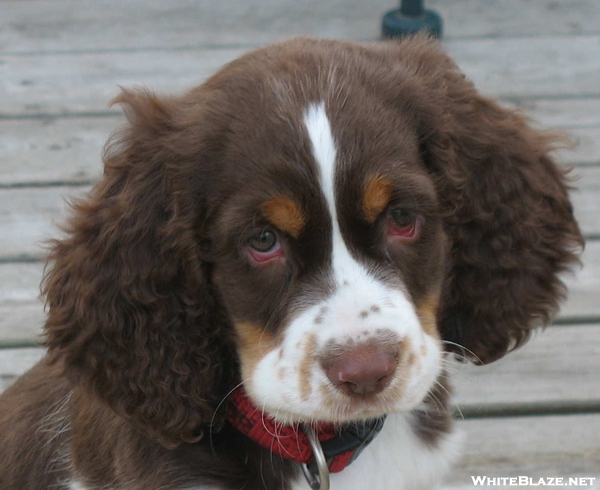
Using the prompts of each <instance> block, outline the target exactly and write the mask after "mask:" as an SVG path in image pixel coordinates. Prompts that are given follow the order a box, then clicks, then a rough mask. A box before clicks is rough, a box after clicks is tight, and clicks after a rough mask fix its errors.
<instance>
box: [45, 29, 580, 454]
mask: <svg viewBox="0 0 600 490" xmlns="http://www.w3.org/2000/svg"><path fill="white" fill-rule="evenodd" d="M119 102H121V103H124V104H125V106H126V107H127V111H128V115H129V120H130V123H131V124H130V127H129V128H128V129H127V130H125V131H124V132H123V133H121V135H120V137H119V138H118V139H117V140H115V142H114V143H113V145H112V146H110V147H109V151H108V153H107V157H106V175H105V178H104V180H103V181H102V182H101V183H99V184H98V185H97V186H96V188H95V189H94V191H93V192H92V195H91V196H90V198H89V200H87V201H86V202H83V203H80V204H78V205H77V206H76V215H75V217H74V219H73V221H72V223H71V236H70V238H68V239H66V240H63V241H61V242H58V243H57V244H56V247H55V250H54V253H53V256H52V259H53V260H54V261H55V265H54V268H53V269H52V270H51V271H50V272H49V274H48V277H47V280H46V294H47V296H48V305H49V313H50V314H49V319H48V324H47V334H48V345H49V347H50V351H51V355H52V356H54V358H55V359H60V360H61V362H64V363H65V366H66V369H67V372H68V373H69V374H70V375H71V376H72V378H73V379H74V380H76V382H78V383H83V385H84V386H85V387H87V388H88V389H90V390H91V391H92V392H93V393H95V394H96V395H98V396H99V397H100V398H101V399H103V400H105V401H106V402H107V403H108V404H109V405H110V406H111V407H112V408H113V409H115V410H116V411H117V412H119V413H121V414H122V415H124V416H126V417H128V418H130V419H131V420H132V421H133V422H134V423H138V424H140V425H142V426H144V427H145V428H147V429H149V430H150V432H151V433H152V434H154V435H156V436H157V437H158V438H159V439H161V440H164V441H167V442H174V443H176V442H179V441H181V440H193V439H194V438H195V437H197V433H196V432H195V431H197V429H198V428H199V427H201V426H202V425H205V424H207V423H210V422H211V420H215V418H217V419H218V417H219V416H218V414H217V415H215V413H214V409H215V407H216V406H217V405H219V402H220V401H221V400H222V398H223V397H224V396H225V395H226V394H227V392H228V391H229V390H230V389H231V388H233V387H234V386H235V385H236V383H242V384H243V385H244V386H245V387H246V390H247V391H248V393H249V395H250V397H251V398H252V399H253V401H254V402H255V403H256V404H257V405H258V406H259V407H261V408H264V409H265V410H266V411H267V412H268V413H269V414H271V415H273V416H274V417H276V418H278V419H279V420H281V421H284V422H296V421H307V420H319V421H335V422H343V421H348V420H360V419H365V418H368V417H374V416H380V415H382V414H384V413H390V412H397V411H406V410H410V409H412V408H414V407H415V406H416V405H417V404H419V403H420V402H421V401H422V400H423V398H424V397H425V395H426V394H427V393H428V392H429V391H430V390H431V389H432V387H433V385H434V384H435V382H436V379H437V377H438V376H439V375H440V371H441V362H442V353H443V351H444V349H446V350H451V349H452V348H459V349H462V350H463V352H465V353H467V356H468V357H470V358H472V359H474V360H476V361H477V362H483V363H485V362H490V361H492V360H494V359H497V358H499V357H501V356H502V355H504V354H505V353H506V352H507V351H508V350H510V349H512V348H514V347H515V346H517V345H519V344H520V343H522V342H523V341H524V340H526V338H527V336H528V333H529V331H530V330H531V328H533V327H534V326H535V325H536V324H539V323H540V322H547V321H548V320H549V318H550V317H551V315H552V314H553V313H554V311H555V309H556V305H557V302H558V300H559V299H560V297H561V283H560V281H559V279H558V278H557V274H558V273H560V272H561V271H562V270H564V269H565V267H567V265H568V263H569V262H570V261H572V260H573V259H574V255H573V252H572V247H573V246H574V245H575V244H577V243H578V242H579V240H580V235H579V231H578V228H577V225H576V223H575V221H574V220H573V216H572V210H571V206H570V204H569V201H568V198H567V195H566V191H565V185H564V175H563V172H561V171H560V170H559V169H558V168H557V167H556V166H555V165H554V164H553V163H552V161H551V160H550V159H549V157H548V155H547V153H548V151H549V149H550V143H551V142H550V141H549V139H548V138H547V137H546V136H545V135H543V134H540V133H537V132H534V131H533V130H531V129H529V128H528V127H527V126H526V124H525V122H524V120H523V118H522V117H520V116H519V115H517V114H515V113H512V112H510V111H507V110H505V109H502V108H500V107H499V106H498V105H496V104H495V103H493V102H491V101H489V100H487V99H484V98H482V97H481V96H479V95H478V94H477V93H476V92H475V90H474V89H473V87H472V85H471V84H470V83H469V82H467V81H466V80H465V79H464V77H463V76H462V75H461V74H460V73H459V72H458V71H457V70H456V68H455V66H454V65H453V64H452V62H451V61H450V60H449V59H448V58H447V57H446V56H445V55H444V54H443V53H442V52H441V51H440V50H439V48H438V47H437V46H436V45H435V44H434V43H432V42H431V41H429V40H426V39H424V38H415V39H411V40H407V41H403V42H401V43H390V44H380V45H373V46H369V47H365V46H358V45H353V44H346V43H337V42H333V41H315V40H310V39H298V40H292V41H288V42H286V43H281V44H278V45H274V46H271V47H268V48H265V49H262V50H259V51H256V52H253V53H251V54H249V55H247V56H245V57H243V58H241V59H239V60H237V61H235V62H233V63H231V64H229V65H228V66H227V67H225V68H224V69H223V70H222V71H221V72H219V73H218V74H217V75H215V76H214V77H213V78H211V79H210V80H208V81H207V82H206V83H205V84H204V85H202V86H201V87H199V88H197V89H195V90H192V91H191V92H188V93H187V94H185V95H183V96H182V97H179V98H173V99H158V98H156V97H154V96H152V95H150V94H147V93H144V92H124V93H123V95H122V96H121V97H120V98H119Z"/></svg>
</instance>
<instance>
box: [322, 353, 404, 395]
mask: <svg viewBox="0 0 600 490" xmlns="http://www.w3.org/2000/svg"><path fill="white" fill-rule="evenodd" d="M322 364H323V369H324V370H325V374H326V376H327V378H328V379H329V380H330V381H331V383H332V384H333V385H334V386H336V387H338V388H340V389H342V390H343V391H345V392H347V393H349V394H355V395H369V394H375V393H379V392H380V391H382V390H383V389H384V388H385V387H386V386H387V384H388V383H389V381H390V380H391V378H392V375H393V374H394V372H395V371H396V367H397V366H398V352H397V351H396V350H394V349H383V348H381V347H376V346H359V347H353V348H352V349H349V350H347V351H345V352H343V353H342V354H339V355H335V356H331V357H328V358H325V359H324V360H323V361H322Z"/></svg>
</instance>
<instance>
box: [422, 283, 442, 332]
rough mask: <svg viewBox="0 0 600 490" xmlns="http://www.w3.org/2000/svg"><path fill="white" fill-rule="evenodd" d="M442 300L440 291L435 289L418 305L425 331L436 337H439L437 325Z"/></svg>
mask: <svg viewBox="0 0 600 490" xmlns="http://www.w3.org/2000/svg"><path fill="white" fill-rule="evenodd" d="M439 302H440V293H439V292H438V291H435V292H433V293H430V294H428V295H427V296H425V298H423V300H422V301H421V302H420V303H419V304H418V305H417V316H418V317H419V321H420V323H421V328H422V329H423V331H424V332H425V333H426V334H428V335H430V336H431V337H434V338H439V336H440V334H439V332H438V326H437V310H438V305H439Z"/></svg>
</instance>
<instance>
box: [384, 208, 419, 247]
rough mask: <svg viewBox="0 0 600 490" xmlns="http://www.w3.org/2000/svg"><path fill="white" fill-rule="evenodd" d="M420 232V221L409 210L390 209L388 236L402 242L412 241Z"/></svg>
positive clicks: (417, 216)
mask: <svg viewBox="0 0 600 490" xmlns="http://www.w3.org/2000/svg"><path fill="white" fill-rule="evenodd" d="M420 231H421V219H420V218H419V215H418V214H417V212H416V211H415V210H413V209H409V208H392V209H390V212H389V217H388V235H389V236H392V237H398V238H400V239H402V240H403V241H414V240H416V239H417V238H418V237H419V233H420Z"/></svg>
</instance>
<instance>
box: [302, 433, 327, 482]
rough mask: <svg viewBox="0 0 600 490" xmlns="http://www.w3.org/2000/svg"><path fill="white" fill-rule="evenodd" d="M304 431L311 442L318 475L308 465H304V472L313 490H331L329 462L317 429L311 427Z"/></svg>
mask: <svg viewBox="0 0 600 490" xmlns="http://www.w3.org/2000/svg"><path fill="white" fill-rule="evenodd" d="M303 430H304V433H305V434H306V437H308V441H309V442H310V447H311V448H312V452H313V457H314V462H315V463H316V465H317V470H318V475H316V474H315V473H314V472H313V470H312V469H311V468H309V467H308V465H307V464H306V463H302V472H303V473H304V476H305V478H306V481H307V482H308V484H309V485H310V488H311V489H312V490H329V462H328V461H327V458H325V453H323V448H322V447H321V443H320V442H319V438H318V437H317V433H316V432H315V429H313V428H312V427H310V426H305V427H304V428H303Z"/></svg>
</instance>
